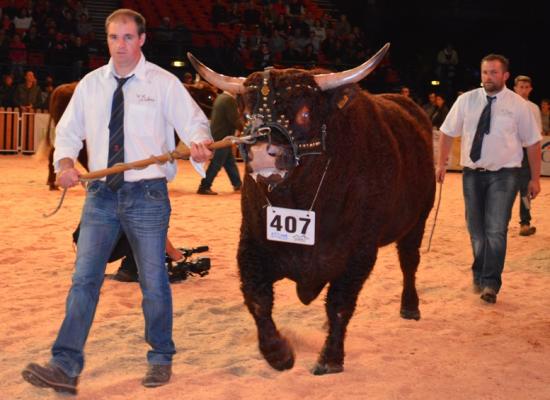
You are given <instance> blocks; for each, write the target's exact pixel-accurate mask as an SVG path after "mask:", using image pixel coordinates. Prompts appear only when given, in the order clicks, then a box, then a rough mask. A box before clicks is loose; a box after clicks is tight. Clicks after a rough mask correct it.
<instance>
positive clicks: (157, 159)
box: [80, 137, 233, 181]
mask: <svg viewBox="0 0 550 400" xmlns="http://www.w3.org/2000/svg"><path fill="white" fill-rule="evenodd" d="M232 144H233V141H232V140H231V138H230V137H228V138H227V139H223V140H219V141H217V142H214V143H210V144H209V145H207V146H206V147H208V148H209V149H210V150H217V149H222V148H225V147H229V146H231V145H232ZM190 155H191V151H190V150H189V148H187V147H183V146H178V149H176V150H174V151H171V152H169V153H165V154H162V155H160V156H151V157H149V158H145V159H143V160H138V161H133V162H129V163H124V164H116V165H114V166H112V167H109V168H104V169H99V170H97V171H93V172H89V173H86V174H82V175H80V180H82V181H88V180H94V179H101V178H103V177H105V176H107V175H112V174H118V173H120V172H124V171H128V170H129V169H143V168H145V167H148V166H149V165H152V164H164V163H166V162H168V161H173V160H176V159H183V158H187V157H189V156H190Z"/></svg>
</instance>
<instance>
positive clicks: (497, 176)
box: [462, 168, 519, 293]
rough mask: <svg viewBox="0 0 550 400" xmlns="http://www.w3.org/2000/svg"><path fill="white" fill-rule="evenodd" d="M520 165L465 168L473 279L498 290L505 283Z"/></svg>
mask: <svg viewBox="0 0 550 400" xmlns="http://www.w3.org/2000/svg"><path fill="white" fill-rule="evenodd" d="M518 171H519V170H518V169H516V168H503V169H501V170H499V171H497V172H477V171H471V170H466V169H465V170H464V174H463V178H462V179H463V190H464V201H465V204H466V223H467V225H468V231H469V232H470V239H471V241H472V248H473V251H474V263H473V265H472V272H473V279H474V283H476V284H478V285H480V286H481V287H490V288H492V289H494V290H495V291H497V293H498V291H499V290H500V287H501V285H502V280H501V275H502V270H503V269H504V258H505V256H506V239H507V233H508V223H509V222H510V217H511V214H512V206H513V204H514V199H515V197H516V193H517V188H518Z"/></svg>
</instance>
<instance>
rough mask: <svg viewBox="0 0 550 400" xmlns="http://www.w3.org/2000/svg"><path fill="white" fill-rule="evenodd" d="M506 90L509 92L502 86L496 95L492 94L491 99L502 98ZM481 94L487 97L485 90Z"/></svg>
mask: <svg viewBox="0 0 550 400" xmlns="http://www.w3.org/2000/svg"><path fill="white" fill-rule="evenodd" d="M508 90H510V89H508V88H507V87H506V86H504V87H503V88H502V90H501V91H500V92H498V93H496V94H492V95H491V97H494V98H495V100H497V99H499V98H500V97H502V96H504V95H505V94H506V92H507V91H508ZM483 94H484V95H485V96H489V94H487V92H486V91H485V90H483Z"/></svg>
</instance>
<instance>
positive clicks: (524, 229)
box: [519, 224, 537, 236]
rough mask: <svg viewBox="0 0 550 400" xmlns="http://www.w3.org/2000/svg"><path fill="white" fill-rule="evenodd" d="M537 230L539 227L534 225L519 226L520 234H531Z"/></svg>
mask: <svg viewBox="0 0 550 400" xmlns="http://www.w3.org/2000/svg"><path fill="white" fill-rule="evenodd" d="M536 231H537V228H535V227H534V226H530V225H527V224H524V225H521V227H520V228H519V235H520V236H531V235H532V234H534V233H535V232H536Z"/></svg>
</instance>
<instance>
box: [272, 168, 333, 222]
mask: <svg viewBox="0 0 550 400" xmlns="http://www.w3.org/2000/svg"><path fill="white" fill-rule="evenodd" d="M330 160H331V159H330V158H329V159H328V160H327V164H326V165H325V170H324V171H323V176H321V181H320V182H319V186H317V191H316V192H315V196H314V197H313V201H312V202H311V207H309V210H308V211H311V210H313V206H314V205H315V201H316V200H317V196H318V195H319V192H320V191H321V186H322V185H323V181H324V180H325V175H326V174H327V170H328V166H329V165H330ZM265 200H266V201H267V205H265V206H264V207H263V208H265V207H268V206H269V207H271V206H272V204H271V202H270V201H269V198H268V197H267V194H265Z"/></svg>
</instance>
